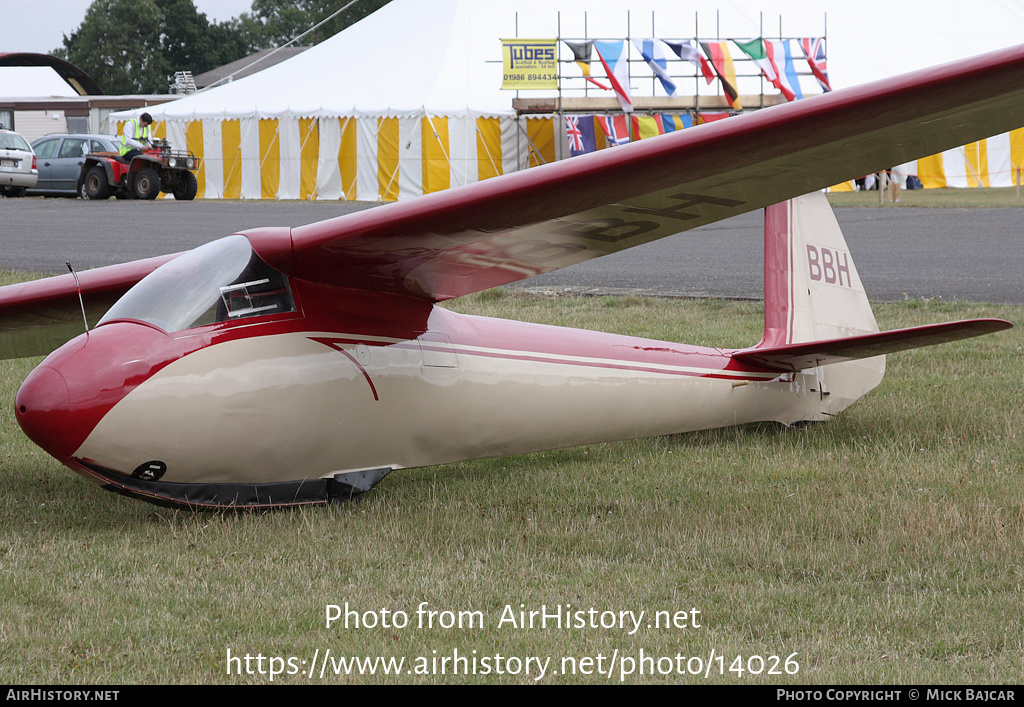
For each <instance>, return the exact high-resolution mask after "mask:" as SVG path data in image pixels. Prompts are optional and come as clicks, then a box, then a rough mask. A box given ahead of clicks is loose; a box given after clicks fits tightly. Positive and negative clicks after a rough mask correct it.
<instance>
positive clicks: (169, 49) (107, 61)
mask: <svg viewBox="0 0 1024 707" xmlns="http://www.w3.org/2000/svg"><path fill="white" fill-rule="evenodd" d="M348 1H349V0H253V3H252V12H243V13H242V14H241V15H239V16H238V17H236V18H234V19H232V20H228V21H227V22H221V23H218V24H211V23H210V21H209V20H208V19H207V18H206V15H205V14H204V13H202V12H199V11H198V10H197V9H196V6H195V2H194V0H93V3H92V4H91V5H90V6H89V9H88V10H87V11H86V13H85V19H83V20H82V24H81V25H80V26H79V28H78V29H77V30H75V31H74V32H72V33H71V36H70V37H69V36H67V35H65V36H64V45H63V46H62V47H60V48H58V49H56V50H55V51H54V52H53V54H54V56H58V57H60V58H62V59H65V60H67V61H70V62H71V63H72V64H75V65H76V66H78V67H79V68H81V69H83V70H84V71H86V72H87V73H88V74H89V75H90V76H92V77H93V78H94V79H96V81H97V83H99V85H100V86H101V87H103V90H104V91H106V92H107V93H166V92H167V88H168V85H169V78H170V75H171V74H172V73H174V72H175V71H185V70H188V71H191V72H192V73H193V74H200V73H203V72H204V71H209V70H210V69H214V68H216V67H218V66H222V65H224V64H228V63H230V62H232V61H235V60H236V59H241V58H242V57H244V56H247V55H249V54H252V53H254V52H256V51H259V50H261V49H269V48H272V47H279V46H281V45H282V44H285V43H287V42H288V41H289V40H291V39H292V38H294V37H297V36H298V35H300V34H302V33H303V32H305V31H306V30H308V29H310V28H311V27H314V26H315V25H316V24H318V23H319V22H321V21H322V20H324V19H326V18H327V17H330V16H331V15H332V14H333V13H334V12H337V11H338V10H339V9H340V8H342V7H344V6H345V5H346V4H347V3H348ZM387 3H388V0H360V2H357V3H356V4H354V5H353V6H352V7H351V8H348V9H347V10H345V11H344V12H342V13H340V14H339V15H338V16H337V17H335V18H332V19H331V20H330V21H329V22H327V23H326V24H324V26H323V27H320V28H318V29H317V30H316V31H315V33H312V34H310V35H307V36H306V37H304V38H303V39H302V40H301V42H300V43H301V44H306V45H310V44H316V43H317V42H320V41H323V40H324V39H327V38H328V37H331V36H333V35H335V34H337V33H338V32H340V31H341V30H342V29H344V28H345V27H347V26H348V25H350V24H352V23H354V22H358V21H359V20H361V19H362V18H363V17H365V16H366V15H368V14H370V13H371V12H373V11H375V10H377V9H379V8H381V7H383V6H384V5H386V4H387Z"/></svg>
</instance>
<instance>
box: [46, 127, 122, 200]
mask: <svg viewBox="0 0 1024 707" xmlns="http://www.w3.org/2000/svg"><path fill="white" fill-rule="evenodd" d="M32 149H33V150H35V153H36V161H37V167H38V169H39V181H38V182H36V185H35V186H34V187H33V188H31V189H29V190H28V192H27V193H28V194H42V195H44V196H79V195H80V194H81V188H82V165H83V164H85V158H86V156H87V155H90V154H93V153H96V152H112V153H114V154H117V153H118V149H119V148H118V138H117V137H116V136H114V135H45V136H43V137H41V138H38V139H36V140H35V142H33V143H32Z"/></svg>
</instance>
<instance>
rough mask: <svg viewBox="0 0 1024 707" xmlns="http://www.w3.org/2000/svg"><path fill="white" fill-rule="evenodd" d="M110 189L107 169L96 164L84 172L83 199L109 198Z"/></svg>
mask: <svg viewBox="0 0 1024 707" xmlns="http://www.w3.org/2000/svg"><path fill="white" fill-rule="evenodd" d="M110 191H111V189H110V183H109V182H108V181H107V170H105V169H103V167H100V166H99V165H96V166H94V167H92V168H91V169H90V170H89V171H88V172H86V173H85V179H83V180H82V198H83V199H109V198H110Z"/></svg>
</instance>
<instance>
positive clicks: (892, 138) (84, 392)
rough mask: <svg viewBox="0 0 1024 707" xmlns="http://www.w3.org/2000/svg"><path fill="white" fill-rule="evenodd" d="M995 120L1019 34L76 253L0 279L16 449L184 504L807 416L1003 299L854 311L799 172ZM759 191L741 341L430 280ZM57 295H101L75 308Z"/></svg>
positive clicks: (624, 239) (479, 283) (864, 160)
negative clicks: (880, 74)
mask: <svg viewBox="0 0 1024 707" xmlns="http://www.w3.org/2000/svg"><path fill="white" fill-rule="evenodd" d="M1022 124H1024V46H1021V47H1016V48H1012V49H1008V50H1003V51H999V52H995V53H991V54H987V55H984V56H980V57H977V58H974V59H971V60H967V61H960V62H957V63H955V64H950V65H946V66H942V67H938V68H933V69H929V70H926V71H920V72H916V73H913V74H908V75H905V76H902V77H898V78H895V79H890V80H886V81H882V82H877V83H873V84H868V85H864V86H860V87H856V88H852V89H846V90H841V91H834V92H832V93H829V94H825V95H821V96H817V97H815V98H811V99H806V100H802V101H797V102H794V103H789V104H786V105H782V106H776V107H773V108H769V109H765V110H762V111H758V112H756V113H751V114H747V115H742V116H737V117H733V118H730V119H729V120H726V121H718V122H716V123H713V124H708V125H704V126H700V127H697V128H694V129H688V130H684V131H680V132H676V133H672V134H670V135H665V136H662V137H658V138H653V139H649V140H644V141H642V142H637V143H633V144H631V145H628V146H624V147H619V148H616V149H614V150H605V151H602V152H599V153H595V154H591V155H586V156H582V157H577V158H573V159H571V160H567V161H564V162H560V163H556V164H551V165H546V166H544V167H539V168H535V169H531V170H528V171H524V172H518V173H515V174H510V175H506V176H502V177H497V178H494V179H490V180H487V181H484V182H480V183H476V184H472V185H469V186H465V187H460V188H456V189H451V190H449V191H445V192H441V193H437V194H431V195H428V196H424V197H421V198H418V199H415V200H412V201H408V202H400V203H396V204H389V205H386V206H382V207H380V208H376V209H371V210H367V211H362V212H359V213H355V214H351V215H348V216H344V217H341V218H337V219H333V220H329V221H324V222H321V223H316V224H312V225H309V226H303V227H299V228H291V229H288V228H268V229H255V230H250V231H245V232H242V233H240V234H235V235H231V236H228V237H227V238H223V239H221V240H218V241H214V242H212V243H208V244H207V245H204V246H201V247H200V248H197V249H195V250H193V251H190V252H187V253H184V254H177V255H172V256H166V257H163V258H156V259H152V260H147V261H137V262H134V263H127V264H124V265H116V266H110V267H105V268H98V269H96V270H91V271H87V272H83V273H81V274H80V281H81V282H80V287H79V286H78V285H76V281H75V278H74V277H72V275H65V276H61V277H56V278H49V279H45V280H38V281H34V282H28V283H24V284H20V285H11V286H8V287H4V288H0V356H4V357H7V358H12V357H20V356H31V355H41V354H45V353H50V352H51V351H52V353H50V355H49V356H48V357H47V358H46V359H45V360H44V361H43V362H42V363H41V364H40V365H39V366H38V367H37V368H36V369H35V370H34V371H33V372H32V373H31V374H30V375H29V377H28V378H27V379H26V381H25V383H24V384H23V385H22V387H21V390H20V391H19V393H18V396H17V400H16V403H15V404H16V414H17V419H18V421H19V423H20V424H21V426H22V428H23V429H24V431H25V432H26V434H27V435H28V436H29V437H30V438H32V439H33V440H34V441H35V442H36V443H37V444H39V445H40V446H41V447H42V448H43V449H45V450H46V451H47V452H49V453H50V454H52V455H53V456H55V457H56V458H57V459H59V460H60V461H62V462H63V463H64V464H66V465H67V466H69V467H70V468H71V469H73V470H75V471H77V472H79V473H81V474H83V475H84V476H86V477H88V478H90V479H92V480H94V481H96V482H97V483H99V484H100V485H102V486H104V487H106V488H108V489H111V490H113V491H117V492H119V493H124V494H127V495H130V496H135V497H138V498H143V499H146V500H150V501H154V502H157V503H166V504H172V505H183V506H189V507H265V506H287V505H297V504H308V503H325V502H327V501H329V500H330V499H332V498H337V497H347V496H349V495H351V494H353V493H360V492H363V491H365V490H367V489H369V488H370V487H372V486H373V484H375V483H376V482H377V481H378V480H379V479H380V478H382V477H383V476H384V475H385V474H386V473H388V472H389V471H391V470H393V469H399V468H404V467H416V466H426V465H433V464H442V463H446V462H453V461H458V460H464V459H474V458H482V457H489V456H503V455H510V454H519V453H524V452H534V451H539V450H545V449H553V448H560V447H568V446H573V445H580V444H587V443H592V442H599V441H606V440H615V439H624V438H632V437H639V436H647V435H660V434H669V433H676V432H683V431H688V430H695V429H702V428H710V427H717V426H723V425H734V424H740V423H745V422H751V421H759V420H778V421H781V422H784V423H793V422H797V421H800V420H822V419H826V418H828V417H830V416H832V415H835V414H836V413H838V412H839V411H841V410H842V409H844V408H845V407H846V406H848V405H849V404H850V403H852V402H853V401H854V400H856V399H857V398H858V397H860V396H861V395H863V394H865V393H866V392H868V391H869V390H871V389H872V388H873V387H874V386H876V385H877V384H878V382H879V381H880V380H881V377H882V374H883V371H884V361H885V359H884V354H886V353H890V352H894V351H899V350H902V349H906V348H912V347H916V346H926V345H929V344H934V343H941V342H944V341H951V340H955V339H960V338H965V337H969V336H976V335H979V334H985V333H989V332H994V331H998V330H1000V329H1004V328H1007V327H1009V326H1010V324H1009V322H1005V321H1002V320H972V321H967V322H953V323H947V324H937V325H932V326H926V327H919V328H915V329H909V330H898V331H890V332H884V333H879V332H878V330H877V327H876V325H875V320H874V317H873V315H872V313H871V308H870V306H869V304H868V300H867V297H866V296H865V294H864V290H863V287H862V285H861V281H860V278H859V276H858V275H857V271H856V268H855V266H854V264H853V261H852V259H851V258H850V254H849V251H848V249H847V247H846V244H845V243H844V241H843V238H842V234H841V233H840V231H839V228H838V225H837V224H836V222H835V219H834V217H833V216H832V213H831V210H830V209H829V207H828V205H827V203H826V202H825V200H824V198H823V197H822V196H821V195H820V194H813V192H816V191H818V190H821V189H822V188H824V187H827V186H829V185H831V184H836V183H838V182H841V181H844V180H847V179H851V178H854V177H858V176H861V175H863V174H866V173H870V172H875V171H879V170H882V169H886V168H889V167H891V166H893V165H895V164H900V163H903V162H906V161H908V160H911V159H914V158H918V157H921V156H925V155H928V154H934V153H936V152H939V151H942V150H946V149H950V148H953V147H956V146H958V145H962V144H965V143H968V142H971V141H974V140H978V139H980V138H983V137H986V136H989V135H993V134H997V133H1000V132H1005V131H1007V130H1010V129H1014V128H1017V127H1020V126H1021V125H1022ZM804 194H811V196H807V197H803V196H801V195H804ZM761 208H764V209H766V212H765V213H766V217H765V333H764V337H763V339H762V341H761V342H760V343H759V344H758V345H756V346H754V347H752V348H748V349H743V350H725V349H718V348H699V347H693V346H686V345H683V344H677V343H672V342H663V341H652V340H646V339H640V338H634V337H628V336H618V335H612V334H606V333H600V332H593V331H581V330H574V329H563V328H557V327H549V326H541V325H536V324H526V323H521V322H510V321H503V320H495V319H488V318H481V317H472V316H464V315H459V314H455V313H452V312H450V311H447V310H445V309H443V308H441V307H438V306H436V304H437V303H438V302H441V301H444V300H447V299H450V298H453V297H459V296H462V295H466V294H469V293H472V292H477V291H480V290H483V289H486V288H490V287H495V286H498V285H504V284H507V283H510V282H514V281H517V280H521V279H523V278H526V277H530V276H531V275H536V274H540V273H545V272H549V271H551V270H555V269H557V268H561V267H565V266H567V265H572V264H574V263H579V262H581V261H584V260H588V259H590V258H595V257H599V256H601V255H605V254H607V253H612V252H615V251H619V250H622V249H625V248H630V247H633V246H637V245H641V244H643V243H648V242H650V241H652V240H655V239H658V238H663V237H665V236H668V235H672V234H675V233H679V232H681V231H685V230H688V229H691V228H694V227H696V226H701V225H703V224H707V223H710V222H713V221H716V220H720V219H724V218H728V217H730V216H733V215H736V214H739V213H743V212H746V211H751V210H754V209H761ZM79 291H80V293H81V298H82V299H81V303H80V300H79ZM82 306H84V308H85V310H86V312H87V313H88V314H89V320H90V321H95V320H96V319H97V318H98V317H99V316H100V315H102V318H101V319H99V324H98V325H97V326H96V327H95V328H93V329H92V330H91V331H88V332H86V333H80V332H81V331H82V329H83V325H82V310H81V307H82ZM58 347H59V348H58ZM54 349H56V350H54Z"/></svg>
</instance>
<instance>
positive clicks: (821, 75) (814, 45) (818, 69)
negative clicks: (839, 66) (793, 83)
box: [800, 37, 832, 93]
mask: <svg viewBox="0 0 1024 707" xmlns="http://www.w3.org/2000/svg"><path fill="white" fill-rule="evenodd" d="M800 48H801V49H803V50H804V58H805V59H807V65H808V66H810V67H811V73H812V74H814V78H816V79H817V80H818V85H820V86H821V89H822V90H823V91H825V92H826V93H827V92H829V91H831V90H832V86H831V84H829V82H828V73H827V72H826V70H825V39H824V38H823V37H804V38H803V39H801V40H800Z"/></svg>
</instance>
